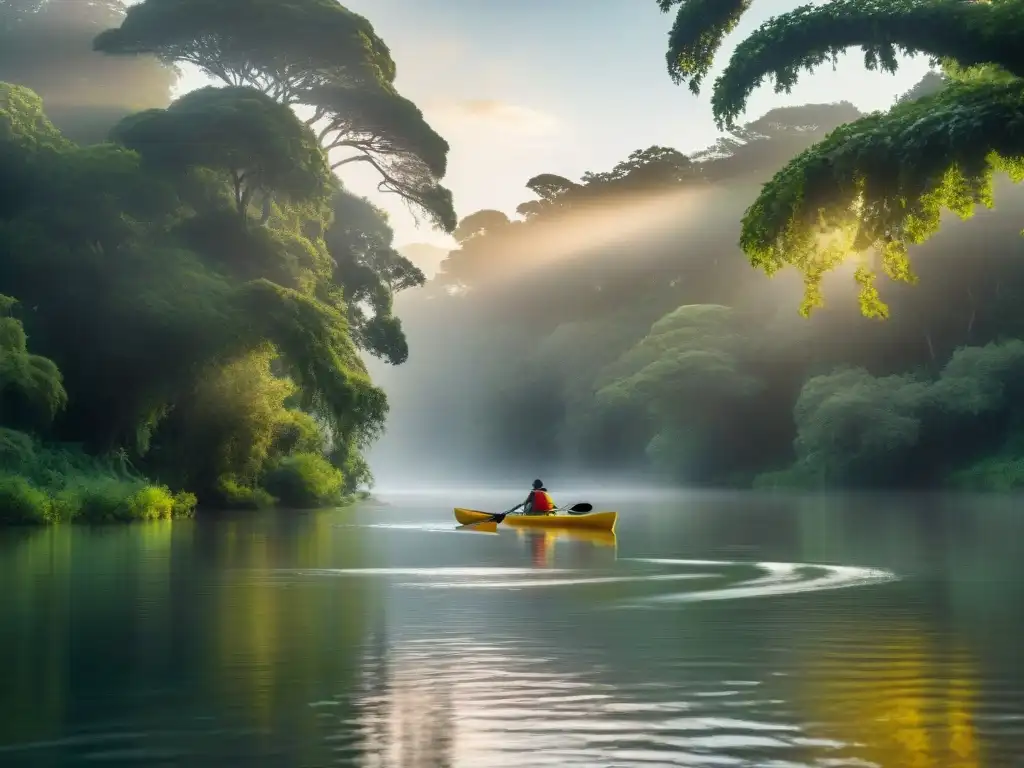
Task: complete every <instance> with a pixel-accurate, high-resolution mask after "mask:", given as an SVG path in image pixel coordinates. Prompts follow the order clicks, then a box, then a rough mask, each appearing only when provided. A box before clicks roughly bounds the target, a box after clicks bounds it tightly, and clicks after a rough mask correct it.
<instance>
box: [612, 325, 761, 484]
mask: <svg viewBox="0 0 1024 768" xmlns="http://www.w3.org/2000/svg"><path fill="white" fill-rule="evenodd" d="M739 330H740V327H739V322H738V318H737V317H736V315H735V313H734V312H733V311H732V310H730V309H729V308H728V307H723V306H716V305H688V306H682V307H679V308H678V309H676V310H674V311H673V312H671V313H669V314H668V315H666V316H665V317H663V318H662V319H660V320H658V321H657V322H656V323H654V325H652V326H651V330H650V333H648V335H647V336H646V337H644V338H643V339H642V340H641V341H640V342H639V343H638V344H636V345H635V346H634V347H633V348H632V349H630V350H629V351H628V352H626V353H625V354H624V355H623V356H622V357H621V358H620V359H619V360H618V361H617V362H615V363H614V364H612V365H611V366H609V367H608V368H607V369H606V370H605V371H604V373H603V374H601V376H600V377H599V381H601V380H603V381H605V382H607V383H605V384H604V385H603V386H602V387H601V388H600V389H599V390H598V391H597V394H596V398H597V402H598V404H599V405H600V406H602V407H603V408H604V409H605V410H606V411H621V412H624V413H626V414H632V415H633V416H632V418H633V420H638V421H640V422H641V423H643V422H646V423H648V424H649V425H650V427H649V429H651V430H653V434H651V437H650V441H649V443H648V446H647V449H646V451H647V454H648V456H649V457H650V458H651V459H652V461H653V463H654V465H655V467H657V468H660V469H662V470H664V471H667V472H669V473H670V474H671V475H673V476H674V477H675V478H677V479H688V480H690V481H705V480H707V479H708V476H707V473H708V472H710V471H712V470H711V469H710V467H711V466H715V467H716V469H717V468H718V467H720V466H721V463H720V462H721V456H720V454H719V453H718V451H717V450H716V446H717V445H720V444H721V440H720V438H722V437H723V436H725V435H726V434H729V433H732V432H734V431H735V430H736V429H739V428H740V427H741V423H737V420H738V419H742V417H743V415H744V410H743V408H742V407H741V403H743V401H744V400H747V399H749V398H752V397H754V396H756V395H757V393H758V392H759V390H760V389H761V388H762V386H763V385H762V383H761V382H760V381H759V380H758V379H757V378H756V377H755V376H752V375H750V374H749V373H748V372H746V371H744V366H743V361H742V360H743V357H744V351H745V350H744V347H745V346H746V345H747V344H749V341H748V340H746V339H744V338H743V336H741V335H740V333H739ZM641 414H643V415H641ZM644 417H646V418H644Z"/></svg>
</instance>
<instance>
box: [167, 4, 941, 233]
mask: <svg viewBox="0 0 1024 768" xmlns="http://www.w3.org/2000/svg"><path fill="white" fill-rule="evenodd" d="M343 4H344V5H346V6H347V7H348V8H350V9H351V10H353V11H355V12H357V13H360V14H362V15H364V16H366V17H367V18H368V19H369V20H370V22H371V23H372V24H373V25H374V27H375V29H376V30H377V33H378V34H379V35H380V36H381V37H382V38H383V39H384V41H385V42H386V43H387V44H388V46H389V47H390V48H391V52H392V55H393V56H394V59H395V62H396V64H397V66H398V78H397V85H398V88H399V90H400V91H401V92H402V94H403V95H404V96H406V97H407V98H410V99H412V100H413V101H414V102H416V103H417V104H418V105H419V107H420V108H421V109H422V110H423V112H424V114H425V115H426V117H427V119H428V120H429V121H430V123H431V125H433V127H434V128H435V130H437V131H438V132H439V133H440V134H441V135H442V136H444V137H445V138H446V139H447V140H448V143H449V144H450V145H451V152H450V154H449V163H448V168H449V170H448V175H447V176H446V177H445V180H444V183H445V184H446V186H448V187H449V188H450V189H451V190H452V192H453V194H454V197H455V207H456V212H457V213H458V215H459V217H460V218H461V217H463V216H466V215H468V214H470V213H473V212H474V211H477V210H480V209H481V208H496V209H498V210H503V211H506V212H507V213H509V214H512V213H513V212H514V210H515V207H516V206H517V205H518V204H519V203H521V202H523V201H524V200H527V199H529V198H530V193H529V191H528V190H526V189H525V186H524V185H525V183H526V181H527V180H528V179H529V178H530V177H532V176H535V175H536V174H538V173H557V174H560V175H562V176H567V177H569V178H573V179H575V178H578V177H579V176H580V175H582V174H583V173H584V172H585V171H588V170H606V169H608V168H610V167H611V166H612V165H614V164H615V163H617V162H618V161H619V160H622V159H624V158H625V157H626V155H628V154H629V153H630V152H631V151H633V150H634V149H639V148H643V147H648V146H650V145H652V144H660V145H665V146H672V147H676V148H678V149H680V150H682V151H684V152H688V151H695V150H698V149H702V148H703V147H705V146H707V145H709V144H711V143H713V142H714V140H715V137H716V135H717V130H716V128H715V125H714V122H713V120H712V118H711V107H710V91H709V89H706V90H704V91H703V92H702V93H701V95H700V96H699V97H695V96H693V95H692V94H691V93H690V91H689V90H688V88H687V87H686V86H685V85H682V86H677V85H674V84H673V83H672V81H671V80H670V79H669V77H668V74H667V71H666V67H665V49H666V44H667V37H668V31H669V29H670V27H671V25H672V18H673V17H672V15H670V14H663V13H661V12H660V11H659V10H658V7H657V4H656V3H655V0H349V1H348V2H345V3H343ZM801 4H803V3H802V2H801V0H760V2H755V3H754V6H753V9H752V10H751V11H750V12H749V13H748V16H747V17H746V18H745V19H744V22H743V23H742V24H741V25H740V26H739V28H738V29H737V30H736V31H735V32H734V34H733V35H731V36H730V37H729V38H728V39H727V40H726V45H725V47H724V48H723V54H725V55H720V56H719V58H718V59H717V60H716V67H715V71H713V72H712V75H711V77H709V78H708V85H710V84H711V82H712V81H713V79H714V77H715V76H716V75H717V74H718V72H720V71H721V69H722V68H723V67H724V66H725V64H726V63H727V61H728V53H729V52H731V50H732V48H733V47H734V46H735V45H736V43H737V42H739V41H740V40H742V39H743V37H745V36H746V34H748V33H749V32H750V31H751V30H752V29H753V28H755V27H756V26H757V25H758V24H760V23H761V22H762V21H764V20H766V19H767V18H769V17H770V16H773V15H777V14H779V13H783V12H785V11H788V10H792V9H793V8H795V7H796V6H798V5H801ZM926 70H927V61H926V60H925V59H924V58H921V57H919V58H917V59H913V60H910V61H908V62H907V63H906V64H905V66H904V67H902V68H901V70H900V71H899V73H898V74H896V75H895V76H893V75H885V74H878V73H874V72H867V71H865V70H864V67H863V59H862V56H861V54H860V53H859V52H855V53H853V54H851V55H850V56H848V57H847V59H846V60H845V61H842V62H841V63H840V66H839V67H838V70H837V71H833V70H832V69H831V67H828V66H824V67H821V68H820V69H819V70H818V71H817V72H816V73H815V74H813V75H805V76H804V77H803V78H802V79H801V82H800V84H799V85H798V86H797V87H796V88H795V89H794V91H793V93H791V94H778V95H777V94H775V93H774V91H773V90H772V86H771V85H762V87H761V88H760V89H758V90H757V91H756V92H755V93H754V96H753V97H752V98H751V100H750V103H749V104H748V108H747V113H746V115H745V118H744V121H749V120H754V119H756V118H757V117H759V116H760V115H762V114H763V113H764V112H766V111H768V110H769V109H771V108H773V107H777V106H782V105H787V104H805V103H814V102H831V101H841V100H844V99H845V100H848V101H851V102H853V103H854V104H855V105H856V106H857V107H859V108H860V109H861V110H864V111H867V110H872V109H881V108H885V107H888V106H889V105H891V104H892V102H893V100H894V98H895V97H896V96H898V95H899V94H901V93H903V92H904V91H906V90H908V89H909V88H910V87H911V86H912V85H913V84H914V83H915V82H917V80H919V79H920V77H921V76H922V75H923V74H924V72H925V71H926ZM203 84H205V83H204V82H203V79H202V78H200V77H198V76H196V75H189V76H187V78H186V80H185V82H183V83H182V85H183V87H185V88H194V87H197V86H200V85H203ZM357 165H360V164H357ZM343 178H344V179H345V181H346V182H347V184H348V186H349V188H350V189H352V190H353V191H355V192H358V193H359V194H364V195H366V196H368V197H369V198H370V199H372V200H373V201H374V202H375V203H377V204H378V205H380V206H381V207H382V208H384V209H385V210H387V211H388V212H389V213H390V215H391V224H392V226H393V227H394V229H395V233H396V237H395V242H396V244H397V245H399V246H401V245H405V244H407V243H412V242H429V243H434V244H437V245H449V244H450V243H451V242H452V241H451V240H450V238H448V237H447V236H446V235H444V234H443V233H441V232H439V231H436V230H433V229H432V228H430V226H429V224H427V223H426V222H423V223H421V224H420V226H419V227H418V228H417V226H416V224H415V222H414V220H413V218H412V216H410V215H409V213H408V212H407V210H406V208H405V206H404V205H403V203H402V202H401V200H400V199H399V198H397V197H396V196H394V195H382V194H378V193H377V192H376V189H375V183H374V177H373V174H372V171H370V170H369V169H367V168H359V169H358V170H357V171H356V172H351V171H347V172H346V173H345V174H344V175H343Z"/></svg>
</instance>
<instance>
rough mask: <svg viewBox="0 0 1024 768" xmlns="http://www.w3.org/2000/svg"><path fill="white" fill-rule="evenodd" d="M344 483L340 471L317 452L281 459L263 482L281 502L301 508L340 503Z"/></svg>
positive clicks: (343, 477) (297, 454)
mask: <svg viewBox="0 0 1024 768" xmlns="http://www.w3.org/2000/svg"><path fill="white" fill-rule="evenodd" d="M344 485H345V476H344V474H343V473H342V472H341V470H339V469H338V468H337V467H334V466H332V465H331V464H330V462H328V461H327V459H325V458H324V457H323V456H320V455H319V454H316V453H296V454H293V455H292V456H287V457H285V458H283V459H281V460H280V461H279V462H278V463H277V466H276V467H274V469H273V470H271V471H270V473H269V474H268V475H267V477H266V480H265V482H264V486H265V487H266V489H267V490H268V491H270V493H271V494H272V495H273V496H274V497H276V498H277V500H278V501H279V502H280V503H281V504H283V505H284V506H287V507H293V508H300V509H306V508H312V507H319V506H324V505H327V504H331V503H337V502H338V501H340V499H341V492H342V489H343V488H344Z"/></svg>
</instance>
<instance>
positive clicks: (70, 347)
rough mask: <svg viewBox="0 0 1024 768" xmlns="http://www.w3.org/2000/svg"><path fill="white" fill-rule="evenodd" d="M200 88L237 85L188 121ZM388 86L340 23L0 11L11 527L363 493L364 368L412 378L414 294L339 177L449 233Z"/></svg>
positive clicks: (339, 11) (191, 13)
mask: <svg viewBox="0 0 1024 768" xmlns="http://www.w3.org/2000/svg"><path fill="white" fill-rule="evenodd" d="M256 6H261V8H260V9H256ZM256 10H260V12H259V13H256V12H255V11H256ZM186 63H187V64H189V65H192V66H194V67H198V68H199V69H200V70H201V71H203V72H205V73H206V74H207V75H209V76H211V77H213V78H215V79H217V80H219V81H221V84H220V85H217V86H210V87H204V88H200V89H198V90H193V91H191V92H189V93H185V94H184V95H180V96H178V97H176V98H175V94H174V92H173V89H174V86H175V83H176V82H177V78H178V76H179V73H180V65H182V64H186ZM72 73H73V74H72ZM395 74H396V72H395V64H394V61H393V60H392V58H391V54H390V51H389V50H388V48H387V46H386V45H385V44H384V42H383V41H382V40H380V39H379V38H378V37H377V36H376V34H375V33H374V31H373V28H372V26H371V25H370V23H369V22H368V21H367V20H366V19H364V18H362V17H361V16H358V15H356V14H353V13H350V12H349V11H347V10H346V9H345V8H343V7H342V6H340V5H338V4H337V3H335V2H333V0H305V2H301V3H294V2H293V3H283V2H281V3H269V4H268V3H259V2H257V1H256V0H229V1H226V2H217V3H208V2H198V1H192V2H189V1H182V0H171V1H170V2H168V1H167V0H147V1H146V2H143V3H139V4H135V5H132V6H131V7H130V8H127V9H126V7H125V6H124V5H123V4H122V3H121V2H120V1H119V0H104V1H103V2H90V3H86V2H81V3H79V2H76V3H70V4H69V3H62V2H57V1H56V0H16V1H15V2H10V1H8V2H4V3H3V4H2V5H0V294H2V296H0V312H2V325H0V328H2V333H0V350H2V351H0V372H2V373H0V382H2V386H0V424H2V431H0V467H2V469H3V475H2V477H0V519H2V520H3V521H4V522H9V523H40V522H56V521H68V520H79V521H83V522H105V521H114V520H132V519H155V518H167V517H174V516H182V515H189V514H191V513H192V512H193V511H194V509H195V508H196V506H197V504H201V505H203V506H208V507H211V508H232V507H236V508H255V507H263V506H270V505H274V504H280V505H284V506H291V507H312V506H317V505H322V504H330V503H336V502H338V501H340V500H341V499H343V498H344V497H345V496H346V495H350V494H352V493H354V492H356V491H357V490H358V489H360V488H365V487H366V486H367V485H368V484H369V481H370V480H371V477H370V473H369V467H368V465H367V463H366V461H365V459H364V458H363V450H364V449H365V447H366V446H367V445H368V444H369V443H370V442H371V441H372V440H373V439H374V438H375V437H376V436H378V435H379V434H380V432H381V430H382V428H383V425H384V420H385V417H386V415H387V412H388V407H387V400H386V397H385V395H384V393H383V392H382V391H381V390H380V388H378V387H376V386H375V385H374V384H373V382H372V381H371V379H370V377H369V375H368V373H367V370H366V365H365V362H364V359H363V355H364V354H365V355H367V356H377V357H380V358H381V359H383V360H386V361H388V363H389V364H395V365H397V364H400V363H401V362H402V361H404V359H405V358H406V356H407V354H408V350H407V346H406V340H405V337H404V334H403V331H402V325H401V322H400V321H399V320H398V318H397V317H396V316H395V315H394V314H393V312H392V309H391V307H392V298H393V295H394V293H395V292H397V291H400V290H402V289H403V288H406V287H409V286H411V285H416V284H420V283H422V282H423V279H424V278H423V274H422V272H420V271H419V270H418V269H417V268H415V267H414V266H413V265H412V264H411V263H409V262H408V260H406V259H404V258H403V257H402V256H401V255H400V254H398V253H397V252H396V251H395V250H394V248H393V247H392V246H393V243H392V238H393V234H392V231H391V228H390V227H389V225H388V222H387V220H386V217H385V216H384V215H383V214H382V213H381V212H380V211H379V210H378V209H377V208H375V207H374V206H373V205H371V204H370V203H369V202H368V201H367V200H365V199H363V198H361V197H357V196H355V195H353V194H351V193H350V192H348V191H346V189H345V188H344V187H343V185H342V184H341V183H340V182H339V180H338V178H337V177H336V176H335V174H334V173H333V171H334V170H335V169H337V168H338V167H340V166H341V165H343V164H345V163H351V162H365V163H368V164H369V165H371V166H372V167H374V168H375V169H377V171H378V172H379V174H380V176H381V185H382V187H383V188H385V189H386V190H387V191H390V192H392V193H394V194H397V195H401V196H402V197H403V198H405V199H406V200H408V201H409V204H410V205H413V206H415V207H416V208H417V209H418V210H419V211H420V212H421V213H422V215H424V216H426V217H428V218H429V220H431V221H432V222H434V223H435V224H436V226H438V227H440V228H442V229H447V230H451V229H453V228H454V224H455V214H454V211H453V208H452V198H451V194H450V192H448V190H447V189H445V188H444V187H443V186H442V185H441V183H440V179H441V178H442V177H443V176H444V173H445V166H446V158H447V152H448V145H447V143H446V142H445V141H444V139H442V138H441V137H440V136H439V135H438V134H437V133H436V132H434V131H433V130H432V129H431V128H430V126H429V125H428V124H427V123H426V121H425V120H424V118H423V115H422V113H421V112H420V110H419V109H418V108H417V107H416V106H415V105H414V104H413V103H412V102H410V101H408V100H407V99H405V98H404V97H402V96H401V94H399V93H398V91H397V90H396V89H395V88H394V79H395ZM112 100H113V102H112Z"/></svg>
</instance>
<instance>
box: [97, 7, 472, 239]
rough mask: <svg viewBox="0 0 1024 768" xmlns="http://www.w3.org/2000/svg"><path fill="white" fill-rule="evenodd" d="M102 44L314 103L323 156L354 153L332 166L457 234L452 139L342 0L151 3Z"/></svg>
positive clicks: (297, 102)
mask: <svg viewBox="0 0 1024 768" xmlns="http://www.w3.org/2000/svg"><path fill="white" fill-rule="evenodd" d="M95 46H96V49H97V50H99V51H103V52H106V53H110V54H120V55H138V54H144V53H145V54H155V55H156V56H158V57H160V58H161V59H163V60H164V61H167V62H173V63H189V64H193V65H195V66H197V67H199V68H200V69H201V70H203V71H204V72H206V73H207V74H208V75H211V76H213V77H216V78H218V79H220V80H222V81H224V82H225V83H227V84H228V85H230V86H248V87H250V88H255V89H257V90H259V91H262V92H263V93H265V94H267V96H269V97H270V98H272V99H274V100H276V101H279V102H281V103H282V104H284V105H287V106H304V107H308V108H309V109H311V110H312V111H313V117H312V118H311V119H310V123H311V124H315V125H316V129H317V138H318V139H319V141H320V143H321V146H322V147H323V149H324V151H325V153H329V152H331V151H333V150H348V151H350V153H351V154H349V155H347V156H345V157H342V158H340V159H338V160H336V161H335V162H334V167H340V166H341V165H344V164H346V163H351V162H365V163H367V164H369V165H370V166H371V167H373V168H374V169H375V170H376V171H377V173H378V174H379V175H380V177H381V179H382V181H381V184H380V187H381V189H382V190H384V191H390V192H394V193H396V194H399V195H401V196H402V197H404V198H405V199H406V200H408V201H409V202H410V203H411V204H412V205H414V206H415V207H417V208H418V209H420V210H422V211H423V212H425V213H426V214H427V216H428V217H429V218H430V219H431V220H432V221H433V222H434V223H435V224H436V225H438V226H440V227H441V228H442V229H444V230H446V231H451V230H452V229H454V227H455V213H454V210H453V207H452V198H451V193H450V192H449V191H448V190H446V189H444V188H443V187H441V186H440V184H439V183H438V182H439V180H440V179H441V177H443V176H444V174H445V171H446V163H447V153H448V145H447V143H446V142H445V141H444V139H442V138H441V137H440V136H438V135H437V133H435V132H434V130H433V129H432V128H430V126H429V125H428V124H427V123H426V121H425V120H424V119H423V114H422V113H421V112H420V110H419V109H418V108H417V107H416V106H415V105H414V104H413V103H412V102H410V101H409V100H407V99H404V98H403V97H402V96H401V95H399V94H398V92H397V91H396V90H395V88H394V81H395V74H396V71H395V63H394V61H393V60H392V58H391V53H390V51H389V50H388V48H387V46H386V45H385V44H384V42H383V41H382V40H381V39H380V38H379V37H378V36H377V34H376V33H375V32H374V30H373V27H372V25H371V24H370V22H369V21H367V20H366V19H365V18H363V17H362V16H359V15H358V14H355V13H352V12H351V11H349V10H348V9H346V8H345V7H343V6H341V5H339V4H338V3H337V2H336V1H335V0H287V1H286V0H218V2H215V3H211V2H208V0H143V2H141V3H138V4H137V5H134V6H132V7H131V8H130V9H129V11H128V13H127V16H126V17H125V19H124V22H123V23H122V24H121V26H120V27H118V28H116V29H108V30H107V31H105V32H103V33H102V34H100V35H99V36H98V37H97V38H96V41H95Z"/></svg>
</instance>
